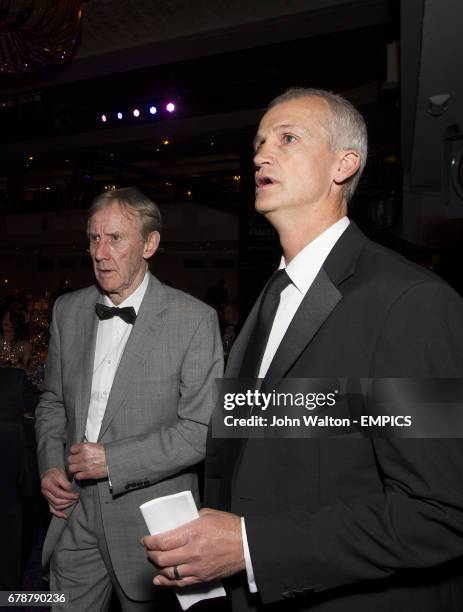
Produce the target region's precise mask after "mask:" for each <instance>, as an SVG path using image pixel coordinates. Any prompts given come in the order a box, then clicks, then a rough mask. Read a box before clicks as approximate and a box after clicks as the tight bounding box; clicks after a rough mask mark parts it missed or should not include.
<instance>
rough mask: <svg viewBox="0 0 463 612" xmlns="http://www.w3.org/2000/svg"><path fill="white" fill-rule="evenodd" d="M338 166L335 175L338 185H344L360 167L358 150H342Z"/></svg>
mask: <svg viewBox="0 0 463 612" xmlns="http://www.w3.org/2000/svg"><path fill="white" fill-rule="evenodd" d="M340 153H341V155H340V156H339V160H338V167H337V171H336V174H335V177H334V182H335V183H336V184H337V185H342V184H343V183H345V182H346V181H347V180H348V179H350V177H351V176H354V174H355V173H356V172H357V171H358V169H359V168H360V155H359V153H358V151H352V150H347V151H346V150H344V151H341V152H340Z"/></svg>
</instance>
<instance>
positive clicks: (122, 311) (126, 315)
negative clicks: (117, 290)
mask: <svg viewBox="0 0 463 612" xmlns="http://www.w3.org/2000/svg"><path fill="white" fill-rule="evenodd" d="M95 312H96V314H97V315H98V318H99V319H101V320H103V321H104V320H105V319H111V318H112V317H120V318H121V319H122V320H123V321H125V322H126V323H129V324H130V325H133V324H134V323H135V319H136V318H137V313H136V312H135V309H134V307H133V306H125V307H124V308H116V307H115V306H105V305H104V304H95Z"/></svg>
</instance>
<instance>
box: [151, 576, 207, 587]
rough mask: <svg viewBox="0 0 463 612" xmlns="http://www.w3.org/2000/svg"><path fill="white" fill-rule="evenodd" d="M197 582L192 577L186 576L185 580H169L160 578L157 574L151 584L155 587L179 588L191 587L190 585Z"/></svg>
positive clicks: (163, 577)
mask: <svg viewBox="0 0 463 612" xmlns="http://www.w3.org/2000/svg"><path fill="white" fill-rule="evenodd" d="M199 582H200V580H198V579H197V578H195V577H194V576H187V577H186V578H182V579H181V580H170V579H169V578H166V577H165V576H162V575H161V574H159V575H158V576H155V578H154V580H153V583H154V584H155V585H156V586H162V587H179V588H183V587H186V586H191V585H192V584H198V583H199Z"/></svg>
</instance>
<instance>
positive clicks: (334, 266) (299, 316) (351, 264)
mask: <svg viewBox="0 0 463 612" xmlns="http://www.w3.org/2000/svg"><path fill="white" fill-rule="evenodd" d="M367 241H368V239H367V238H366V236H364V235H363V234H362V232H360V230H359V229H358V228H357V226H356V225H355V223H352V222H351V223H350V224H349V226H348V227H347V229H346V230H345V231H344V233H343V234H342V235H341V237H340V238H339V240H338V241H337V243H336V244H335V245H334V247H333V249H332V250H331V252H330V254H329V255H328V257H327V258H326V261H325V263H324V265H323V266H322V268H321V269H320V272H319V273H318V274H317V276H316V278H315V280H314V282H313V283H312V285H311V287H310V289H309V290H308V291H307V293H306V295H305V297H304V299H303V300H302V302H301V305H300V306H299V308H298V310H297V312H296V314H295V315H294V317H293V320H292V321H291V323H290V325H289V327H288V329H287V331H286V334H285V335H284V337H283V340H282V341H281V343H280V346H279V347H278V349H277V351H276V353H275V356H274V358H273V360H272V363H271V364H270V366H269V369H268V370H267V374H266V376H265V379H264V386H265V388H266V389H269V388H271V389H273V388H275V387H276V386H277V385H278V383H279V382H280V381H281V379H282V378H283V377H284V376H285V375H286V374H287V373H288V371H289V370H290V369H291V367H292V365H293V364H294V363H295V362H296V360H297V359H298V357H299V356H300V355H301V353H302V352H303V351H304V350H305V349H306V347H307V346H308V345H309V343H310V342H311V340H312V338H313V337H314V336H315V334H316V333H317V331H318V330H319V329H320V327H321V326H322V325H323V323H324V322H325V321H326V319H327V318H328V317H329V315H330V314H331V312H332V311H333V310H334V308H335V307H336V306H337V304H338V303H339V302H340V301H341V299H342V290H341V289H340V285H341V284H342V282H343V281H345V280H346V279H347V278H349V277H350V276H352V274H354V273H355V266H356V263H357V259H358V256H359V254H360V251H361V250H362V248H363V246H364V244H365V242H367Z"/></svg>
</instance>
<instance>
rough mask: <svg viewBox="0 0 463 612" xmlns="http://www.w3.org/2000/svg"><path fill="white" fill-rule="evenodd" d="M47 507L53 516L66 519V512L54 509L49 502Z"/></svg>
mask: <svg viewBox="0 0 463 612" xmlns="http://www.w3.org/2000/svg"><path fill="white" fill-rule="evenodd" d="M48 508H49V509H50V512H51V513H52V514H53V515H54V516H57V517H58V518H63V519H67V514H65V513H64V512H60V511H59V510H55V509H54V508H53V507H52V506H51V505H50V504H49V505H48Z"/></svg>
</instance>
